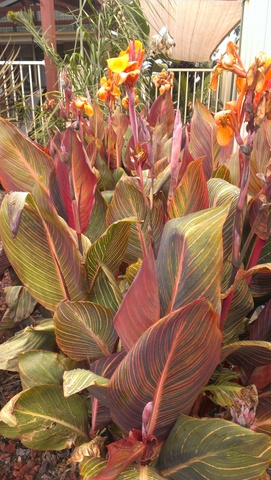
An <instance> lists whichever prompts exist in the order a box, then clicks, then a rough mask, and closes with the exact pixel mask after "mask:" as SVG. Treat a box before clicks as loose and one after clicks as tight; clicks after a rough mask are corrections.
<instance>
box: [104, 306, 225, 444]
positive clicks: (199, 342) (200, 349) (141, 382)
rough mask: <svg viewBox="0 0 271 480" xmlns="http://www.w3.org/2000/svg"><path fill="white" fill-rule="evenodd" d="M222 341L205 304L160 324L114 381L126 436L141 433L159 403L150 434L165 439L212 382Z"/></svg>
mask: <svg viewBox="0 0 271 480" xmlns="http://www.w3.org/2000/svg"><path fill="white" fill-rule="evenodd" d="M221 342H222V335H221V332H220V330H219V328H218V316H217V315H216V313H215V312H214V310H213V308H212V307H211V305H210V304H209V303H208V302H207V301H206V300H204V299H202V300H196V301H194V302H192V303H190V304H189V305H186V306H185V307H183V308H180V309H179V310H177V311H175V312H173V313H171V314H169V315H167V316H166V317H164V318H162V319H161V320H160V321H158V322H156V323H155V324H154V325H153V326H152V327H150V328H149V329H148V330H147V331H146V332H145V333H143V335H142V336H141V337H140V338H139V340H138V341H137V343H136V344H135V345H134V347H133V348H132V349H131V350H130V351H129V353H128V354H127V355H126V357H125V358H124V359H123V361H122V362H121V364H120V365H119V367H118V368H117V370H116V371H115V373H114V375H113V376H112V378H111V380H110V382H109V386H108V395H109V402H110V411H111V414H112V418H113V421H114V422H115V423H116V424H117V425H118V426H119V427H120V428H121V429H122V430H124V431H125V432H129V431H130V430H131V429H132V428H138V429H141V426H142V413H143V410H144V408H145V406H146V404H148V403H149V402H153V411H152V415H151V419H150V422H149V427H148V435H149V436H153V435H155V436H156V437H157V438H158V439H163V438H165V437H166V436H167V435H168V433H169V431H170V429H171V428H172V426H173V425H174V423H175V421H176V420H177V418H178V417H179V415H180V414H181V413H189V412H190V410H191V408H192V406H193V404H194V402H195V400H196V398H197V396H198V395H199V393H200V391H201V389H202V387H203V386H204V385H206V383H207V382H208V380H209V378H210V376H211V374H212V373H213V371H214V369H215V367H216V365H217V364H218V362H219V359H220V346H221ZM154 359H155V361H154Z"/></svg>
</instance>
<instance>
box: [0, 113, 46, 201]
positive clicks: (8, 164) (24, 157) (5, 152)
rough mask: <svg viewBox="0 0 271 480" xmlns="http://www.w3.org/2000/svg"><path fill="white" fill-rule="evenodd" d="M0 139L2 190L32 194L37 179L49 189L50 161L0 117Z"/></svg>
mask: <svg viewBox="0 0 271 480" xmlns="http://www.w3.org/2000/svg"><path fill="white" fill-rule="evenodd" d="M0 137H1V145H0V160H1V161H0V178H1V184H2V185H3V187H4V189H5V190H6V191H8V192H10V191H26V192H31V191H32V189H33V187H34V185H35V184H36V182H37V181H40V180H41V181H42V183H43V184H44V185H45V186H46V187H47V188H48V187H49V177H50V172H51V170H52V168H53V165H54V162H53V159H52V158H51V157H50V156H49V155H47V154H46V153H44V152H43V151H42V150H41V149H40V148H38V147H37V146H36V145H34V143H33V142H32V141H31V140H30V139H29V138H27V137H26V136H25V135H23V134H22V132H20V130H18V129H17V128H16V127H15V126H14V125H13V124H12V123H11V122H9V121H7V120H5V119H4V118H0Z"/></svg>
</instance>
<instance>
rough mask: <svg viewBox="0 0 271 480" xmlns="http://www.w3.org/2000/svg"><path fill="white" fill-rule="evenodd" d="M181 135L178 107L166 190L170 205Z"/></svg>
mask: <svg viewBox="0 0 271 480" xmlns="http://www.w3.org/2000/svg"><path fill="white" fill-rule="evenodd" d="M182 135H183V126H182V120H181V112H180V110H179V109H177V111H176V115H175V122H174V129H173V137H172V150H171V157H170V184H169V192H168V205H170V203H171V200H172V197H173V195H174V193H175V190H176V188H177V184H178V175H179V171H180V167H181V164H180V153H181V147H182Z"/></svg>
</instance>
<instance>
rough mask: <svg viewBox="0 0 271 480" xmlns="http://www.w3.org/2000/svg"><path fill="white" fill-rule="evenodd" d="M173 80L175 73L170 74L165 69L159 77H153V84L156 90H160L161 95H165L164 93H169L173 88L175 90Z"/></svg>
mask: <svg viewBox="0 0 271 480" xmlns="http://www.w3.org/2000/svg"><path fill="white" fill-rule="evenodd" d="M173 79H174V73H173V72H170V73H169V72H167V71H166V70H165V69H164V68H163V70H162V71H161V72H160V73H158V75H154V76H153V77H152V82H153V83H154V85H155V86H156V88H159V93H160V95H163V93H164V92H168V91H169V90H171V88H173Z"/></svg>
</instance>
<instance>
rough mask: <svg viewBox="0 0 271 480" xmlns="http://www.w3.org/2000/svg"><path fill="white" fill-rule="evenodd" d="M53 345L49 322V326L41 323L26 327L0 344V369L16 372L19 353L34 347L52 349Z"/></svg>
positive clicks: (54, 342) (53, 340)
mask: <svg viewBox="0 0 271 480" xmlns="http://www.w3.org/2000/svg"><path fill="white" fill-rule="evenodd" d="M46 324H47V322H46ZM43 328H44V329H43ZM55 346H56V341H55V334H54V331H52V330H51V326H50V323H49V328H48V327H46V326H43V325H42V324H41V325H39V326H38V327H26V328H25V329H24V330H22V331H20V332H19V333H17V334H15V335H14V337H11V338H10V339H9V340H7V341H6V342H4V343H2V344H1V345H0V369H2V370H11V371H15V372H17V371H18V356H19V354H20V353H22V352H28V351H29V350H36V349H44V350H54V349H55Z"/></svg>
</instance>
